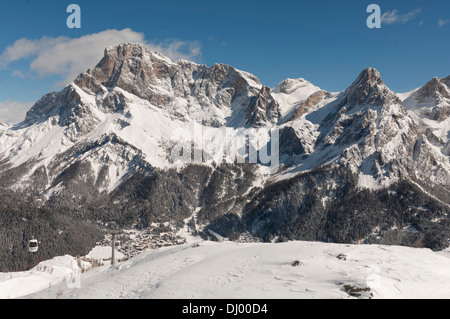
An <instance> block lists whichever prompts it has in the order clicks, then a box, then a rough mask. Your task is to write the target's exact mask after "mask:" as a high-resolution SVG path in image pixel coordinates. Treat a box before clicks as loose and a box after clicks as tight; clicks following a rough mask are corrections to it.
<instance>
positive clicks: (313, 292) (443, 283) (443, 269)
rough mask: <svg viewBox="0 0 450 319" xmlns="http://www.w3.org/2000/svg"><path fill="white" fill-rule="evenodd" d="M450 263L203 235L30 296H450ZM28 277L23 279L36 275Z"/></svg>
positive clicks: (425, 254) (421, 252)
mask: <svg viewBox="0 0 450 319" xmlns="http://www.w3.org/2000/svg"><path fill="white" fill-rule="evenodd" d="M295 261H299V262H300V265H299V266H293V263H294V262H295ZM449 267H450V259H449V258H448V252H442V253H439V254H437V253H433V252H431V251H430V250H427V249H412V248H404V247H395V246H392V247H387V246H365V245H360V246H351V245H335V244H323V243H312V242H311V243H307V242H289V243H283V244H236V243H231V242H223V243H214V242H199V243H197V244H194V245H192V244H188V245H183V246H175V247H170V248H161V249H158V250H151V251H147V252H144V253H142V254H141V255H138V256H136V257H134V258H132V259H130V260H129V261H127V262H124V263H121V264H118V265H116V266H114V267H110V266H104V267H100V268H94V269H91V270H89V271H87V272H86V273H83V274H82V275H81V278H80V286H81V288H79V289H69V288H68V287H67V283H66V282H62V283H60V284H52V285H51V287H50V288H48V289H45V290H42V291H37V290H38V289H37V288H36V289H35V291H36V293H34V294H32V295H28V296H26V298H45V299H47V298H49V299H53V298H75V299H76V298H81V299H85V298H107V299H116V298H127V299H128V298H129V299H138V298H150V299H151V298H155V299H180V298H181V299H196V298H207V299H209V298H218V299H222V298H225V299H230V298H232V299H241V298H243V299H248V298H252V299H253V298H255V299H259V298H266V299H267V298H268V299H278V298H283V299H284V298H287V299H317V298H327V299H328V298H331V299H346V298H350V296H349V294H348V293H347V292H346V291H345V286H348V287H353V288H361V289H365V288H370V291H367V292H365V293H364V292H363V293H362V295H361V297H363V298H365V297H371V294H372V295H373V298H377V299H378V298H379V299H383V298H425V299H427V298H450V285H449V284H448V283H449V282H450V273H449V272H448V269H449ZM12 276H13V277H14V276H17V275H16V274H13V275H12ZM3 278H4V277H3ZM22 280H23V282H22V284H21V285H20V287H22V286H23V284H25V283H26V282H28V283H30V284H31V283H33V282H35V280H37V278H32V277H29V276H26V275H22ZM1 284H2V285H3V287H8V288H4V289H8V290H9V291H5V290H4V289H3V296H5V295H6V296H7V295H8V293H9V294H10V296H19V295H20V294H21V293H22V296H23V294H24V291H17V292H16V293H14V291H16V289H19V286H15V284H16V282H12V281H11V280H7V278H6V279H3V282H2V283H1ZM24 297H25V296H24Z"/></svg>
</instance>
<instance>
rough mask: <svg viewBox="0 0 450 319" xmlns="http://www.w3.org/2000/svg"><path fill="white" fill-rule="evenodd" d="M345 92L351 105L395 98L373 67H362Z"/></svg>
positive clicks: (375, 103)
mask: <svg viewBox="0 0 450 319" xmlns="http://www.w3.org/2000/svg"><path fill="white" fill-rule="evenodd" d="M345 93H346V94H347V102H348V103H349V104H351V105H380V104H384V103H386V102H387V99H394V98H396V97H395V94H394V93H393V92H391V90H389V88H388V87H387V86H386V85H385V84H384V82H383V80H382V79H381V75H380V72H378V70H376V69H374V68H367V69H364V70H363V71H362V72H361V73H360V75H359V76H358V78H357V79H356V80H355V82H353V84H352V85H351V86H350V87H349V88H348V89H347V90H346V91H345ZM399 101H400V100H399Z"/></svg>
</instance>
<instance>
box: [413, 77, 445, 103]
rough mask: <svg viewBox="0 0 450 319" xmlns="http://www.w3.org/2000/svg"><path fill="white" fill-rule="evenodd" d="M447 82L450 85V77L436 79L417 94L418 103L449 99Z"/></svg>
mask: <svg viewBox="0 0 450 319" xmlns="http://www.w3.org/2000/svg"><path fill="white" fill-rule="evenodd" d="M446 82H449V84H450V77H447V78H446V79H439V78H437V77H434V78H433V79H432V80H431V81H429V82H428V83H427V84H425V85H424V86H423V87H422V88H420V90H419V91H418V92H417V99H418V101H420V102H425V100H427V99H433V100H435V99H439V97H445V98H447V99H449V98H450V92H449V90H448V88H447V85H446V84H447V83H446Z"/></svg>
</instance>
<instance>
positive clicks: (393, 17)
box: [381, 9, 422, 24]
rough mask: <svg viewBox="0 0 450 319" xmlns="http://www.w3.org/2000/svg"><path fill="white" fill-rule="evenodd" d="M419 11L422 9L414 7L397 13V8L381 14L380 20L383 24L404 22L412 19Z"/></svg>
mask: <svg viewBox="0 0 450 319" xmlns="http://www.w3.org/2000/svg"><path fill="white" fill-rule="evenodd" d="M421 12H422V9H416V10H413V11H410V12H408V13H406V14H399V11H398V10H392V11H386V12H385V13H384V14H383V15H382V16H381V22H383V23H385V24H394V23H406V22H408V21H410V20H412V19H414V18H415V17H416V16H417V15H418V14H419V13H421Z"/></svg>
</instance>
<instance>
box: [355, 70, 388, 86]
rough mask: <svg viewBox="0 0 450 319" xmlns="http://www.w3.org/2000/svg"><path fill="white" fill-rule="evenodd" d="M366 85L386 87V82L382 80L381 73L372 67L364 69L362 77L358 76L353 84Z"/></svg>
mask: <svg viewBox="0 0 450 319" xmlns="http://www.w3.org/2000/svg"><path fill="white" fill-rule="evenodd" d="M364 83H369V84H371V85H384V82H383V80H382V79H381V74H380V72H379V71H378V70H377V69H374V68H370V67H369V68H366V69H364V70H363V71H362V72H361V73H360V75H359V76H358V78H357V79H356V81H355V82H354V83H353V85H355V84H359V85H361V84H364Z"/></svg>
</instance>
